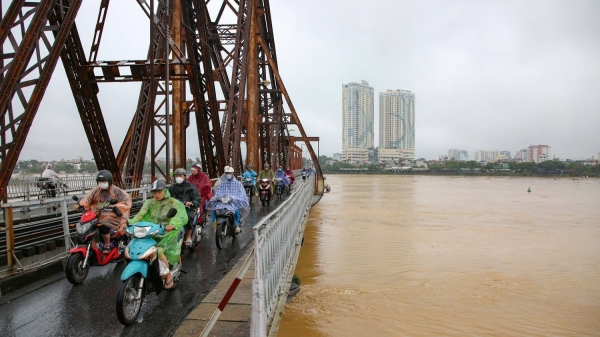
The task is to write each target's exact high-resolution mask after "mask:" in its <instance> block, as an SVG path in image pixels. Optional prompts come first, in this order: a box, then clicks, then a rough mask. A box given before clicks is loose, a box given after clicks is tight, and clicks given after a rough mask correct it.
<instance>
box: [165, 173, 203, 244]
mask: <svg viewBox="0 0 600 337" xmlns="http://www.w3.org/2000/svg"><path fill="white" fill-rule="evenodd" d="M173 174H174V176H175V183H173V184H171V186H169V188H168V190H169V193H170V194H171V196H172V197H173V198H175V199H177V200H179V201H181V202H182V203H183V204H184V205H185V207H186V211H187V216H188V222H187V223H186V224H185V245H186V246H187V247H189V246H191V245H192V224H193V222H194V217H195V216H196V211H197V210H198V207H200V193H199V192H198V189H197V188H196V186H195V185H194V184H192V183H190V182H188V181H186V180H185V176H186V174H187V172H186V171H185V169H184V168H178V169H176V170H175V171H174V172H173ZM188 189H190V190H191V191H189V192H188V191H187V190H188Z"/></svg>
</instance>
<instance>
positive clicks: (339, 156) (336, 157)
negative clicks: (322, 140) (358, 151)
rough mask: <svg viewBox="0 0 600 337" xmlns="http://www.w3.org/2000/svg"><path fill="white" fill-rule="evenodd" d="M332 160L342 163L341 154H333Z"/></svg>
mask: <svg viewBox="0 0 600 337" xmlns="http://www.w3.org/2000/svg"><path fill="white" fill-rule="evenodd" d="M333 160H337V161H342V154H341V153H334V154H333Z"/></svg>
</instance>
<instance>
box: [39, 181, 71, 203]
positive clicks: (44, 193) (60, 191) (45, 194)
mask: <svg viewBox="0 0 600 337" xmlns="http://www.w3.org/2000/svg"><path fill="white" fill-rule="evenodd" d="M46 179H47V178H46ZM46 179H44V178H40V179H38V181H37V183H36V185H37V187H38V188H39V189H40V192H39V193H38V199H49V198H52V191H51V190H52V189H51V188H50V184H54V185H55V187H54V190H55V191H56V197H60V196H61V195H67V187H68V186H67V184H64V183H62V182H57V183H54V182H53V181H52V180H46Z"/></svg>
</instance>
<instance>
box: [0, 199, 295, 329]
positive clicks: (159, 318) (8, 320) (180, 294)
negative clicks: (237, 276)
mask: <svg viewBox="0 0 600 337" xmlns="http://www.w3.org/2000/svg"><path fill="white" fill-rule="evenodd" d="M282 200H284V199H283V198H282ZM278 205H279V202H278V201H276V200H274V201H272V202H271V204H270V205H269V206H267V207H263V206H261V205H260V202H259V200H258V198H253V200H252V202H251V212H250V214H249V215H248V217H247V218H246V219H245V222H244V225H243V227H242V233H240V234H239V235H238V239H237V240H236V242H235V243H234V244H233V245H230V246H228V247H226V248H224V249H221V250H219V249H217V248H216V246H215V242H214V230H212V229H211V228H210V226H209V225H207V228H206V237H205V238H204V239H203V241H202V242H201V243H200V244H199V245H198V247H196V250H195V251H193V252H189V251H188V252H185V253H184V254H183V255H182V259H183V266H184V270H186V271H187V272H188V273H187V274H186V275H184V276H182V279H181V282H180V283H179V285H178V286H177V289H176V290H174V291H169V292H164V293H162V294H160V295H159V296H156V295H154V294H152V295H149V296H147V297H146V298H145V300H144V304H143V308H142V311H141V313H140V316H139V318H138V323H137V324H133V325H132V326H130V327H127V328H125V327H123V326H122V325H121V324H120V323H119V321H118V320H117V318H116V313H115V299H116V294H117V290H118V287H119V284H120V280H119V277H120V275H121V272H122V271H123V269H124V267H125V264H124V263H120V264H113V265H109V266H105V267H93V268H92V269H91V270H90V273H89V275H88V278H87V280H86V281H85V282H84V283H83V284H82V285H80V286H76V287H74V286H72V285H71V284H70V283H69V282H68V281H67V280H66V279H61V280H60V281H58V282H55V283H52V284H50V285H48V286H46V287H43V288H41V289H39V290H36V291H34V292H31V293H28V294H26V295H24V296H22V297H19V298H17V299H15V300H13V301H10V302H9V303H5V304H3V305H1V306H0V331H3V333H6V334H8V335H11V336H64V335H66V336H88V335H93V336H116V335H126V336H144V337H147V336H164V335H171V334H173V333H174V332H175V330H176V329H177V327H178V326H179V325H180V324H181V323H182V322H183V321H184V319H185V318H186V317H187V316H188V315H189V314H190V312H191V311H192V310H193V309H194V308H196V307H197V306H198V305H199V304H200V302H201V301H202V300H203V299H204V298H205V297H206V296H207V295H208V294H209V292H210V291H211V290H212V289H213V288H215V286H216V285H217V284H218V283H219V281H220V280H221V279H222V278H223V277H224V276H225V275H226V273H227V272H228V271H229V270H230V269H231V268H232V267H233V265H234V264H235V263H236V262H238V261H239V260H240V258H241V257H242V255H244V253H245V252H246V251H247V250H248V248H249V247H250V246H251V245H252V241H253V234H252V226H253V225H254V224H255V223H256V222H257V221H258V220H260V219H261V218H262V217H264V216H266V215H267V214H268V213H269V212H271V211H273V210H274V209H275V208H276V207H277V206H278ZM249 273H250V275H251V271H249ZM219 300H220V299H219Z"/></svg>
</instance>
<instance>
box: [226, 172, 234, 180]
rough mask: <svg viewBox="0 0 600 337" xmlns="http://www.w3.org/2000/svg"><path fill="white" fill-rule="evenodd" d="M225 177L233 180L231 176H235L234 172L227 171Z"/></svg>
mask: <svg viewBox="0 0 600 337" xmlns="http://www.w3.org/2000/svg"><path fill="white" fill-rule="evenodd" d="M225 178H227V180H231V178H233V174H231V173H227V174H225Z"/></svg>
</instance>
